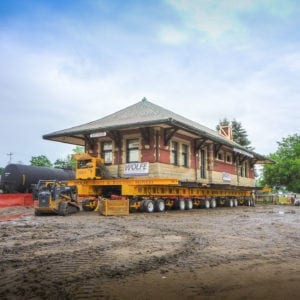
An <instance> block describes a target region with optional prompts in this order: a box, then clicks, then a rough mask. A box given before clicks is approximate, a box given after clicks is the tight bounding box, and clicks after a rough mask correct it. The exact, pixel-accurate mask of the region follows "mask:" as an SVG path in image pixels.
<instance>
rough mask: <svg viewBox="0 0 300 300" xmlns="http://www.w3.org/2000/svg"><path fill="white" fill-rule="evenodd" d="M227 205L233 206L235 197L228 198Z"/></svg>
mask: <svg viewBox="0 0 300 300" xmlns="http://www.w3.org/2000/svg"><path fill="white" fill-rule="evenodd" d="M226 204H227V206H228V207H233V199H227V203H226Z"/></svg>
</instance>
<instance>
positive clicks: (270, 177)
mask: <svg viewBox="0 0 300 300" xmlns="http://www.w3.org/2000/svg"><path fill="white" fill-rule="evenodd" d="M277 144H278V149H277V151H276V152H275V153H273V154H270V158H271V159H273V160H274V161H275V162H276V164H271V165H265V166H264V171H263V178H262V184H265V185H269V186H273V187H277V188H279V187H283V186H284V187H286V188H287V189H288V190H289V191H292V192H296V193H300V136H299V135H298V134H294V135H290V136H288V137H287V138H283V139H282V141H281V142H277Z"/></svg>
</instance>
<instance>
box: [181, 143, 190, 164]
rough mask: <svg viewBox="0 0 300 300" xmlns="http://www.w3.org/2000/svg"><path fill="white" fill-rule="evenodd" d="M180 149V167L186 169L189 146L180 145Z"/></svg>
mask: <svg viewBox="0 0 300 300" xmlns="http://www.w3.org/2000/svg"><path fill="white" fill-rule="evenodd" d="M181 149H182V153H181V154H182V165H183V166H184V167H188V157H189V146H188V145H184V144H182V145H181Z"/></svg>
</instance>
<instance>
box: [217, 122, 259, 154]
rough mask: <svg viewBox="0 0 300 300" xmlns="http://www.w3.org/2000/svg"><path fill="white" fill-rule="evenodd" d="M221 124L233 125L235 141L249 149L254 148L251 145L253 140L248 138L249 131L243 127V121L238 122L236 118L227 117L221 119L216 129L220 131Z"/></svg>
mask: <svg viewBox="0 0 300 300" xmlns="http://www.w3.org/2000/svg"><path fill="white" fill-rule="evenodd" d="M221 126H231V128H232V137H233V141H234V142H236V143H237V144H239V145H241V146H243V147H245V148H247V149H249V150H254V148H253V147H252V146H251V145H250V144H251V142H250V140H249V139H248V134H247V131H246V130H245V129H244V128H243V126H242V123H241V122H238V121H237V120H236V119H233V120H232V121H229V120H228V119H227V118H224V119H223V120H220V121H219V124H218V125H217V126H216V129H217V130H218V131H219V130H220V127H221Z"/></svg>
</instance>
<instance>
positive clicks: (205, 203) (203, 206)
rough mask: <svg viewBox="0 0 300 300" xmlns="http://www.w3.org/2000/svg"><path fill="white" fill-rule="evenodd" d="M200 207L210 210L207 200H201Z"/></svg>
mask: <svg viewBox="0 0 300 300" xmlns="http://www.w3.org/2000/svg"><path fill="white" fill-rule="evenodd" d="M201 207H202V208H206V209H208V208H210V203H209V200H207V199H205V200H201Z"/></svg>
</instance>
